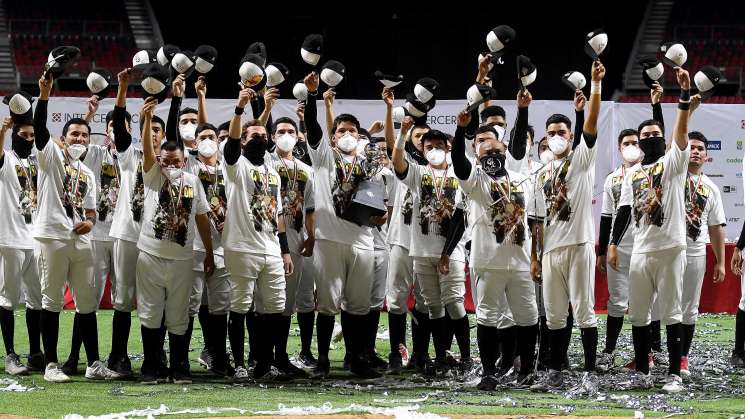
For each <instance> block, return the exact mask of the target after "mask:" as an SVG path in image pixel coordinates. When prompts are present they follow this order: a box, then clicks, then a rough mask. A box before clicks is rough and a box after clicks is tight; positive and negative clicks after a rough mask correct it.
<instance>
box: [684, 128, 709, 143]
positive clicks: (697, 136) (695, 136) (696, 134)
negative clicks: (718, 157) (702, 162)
mask: <svg viewBox="0 0 745 419" xmlns="http://www.w3.org/2000/svg"><path fill="white" fill-rule="evenodd" d="M688 139H689V140H699V141H701V142H702V143H704V146H708V145H709V140H707V139H706V136H705V135H704V134H702V133H701V131H691V132H689V133H688Z"/></svg>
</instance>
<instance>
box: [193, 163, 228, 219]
mask: <svg viewBox="0 0 745 419" xmlns="http://www.w3.org/2000/svg"><path fill="white" fill-rule="evenodd" d="M215 170H216V171H217V174H215V173H210V172H209V171H208V170H205V168H203V167H200V168H199V181H200V182H202V187H203V188H204V192H205V195H206V196H207V202H209V204H210V212H209V217H210V221H212V224H213V225H214V226H215V229H216V230H217V231H218V232H220V233H222V229H223V227H224V226H225V211H226V210H227V205H228V198H227V195H226V193H225V177H224V176H223V173H222V171H220V170H219V169H217V168H215Z"/></svg>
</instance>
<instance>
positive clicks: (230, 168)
mask: <svg viewBox="0 0 745 419" xmlns="http://www.w3.org/2000/svg"><path fill="white" fill-rule="evenodd" d="M252 93H253V92H252V91H251V90H250V89H243V90H242V91H241V93H240V96H239V99H238V104H237V106H236V109H235V115H233V119H232V120H231V122H230V137H229V139H228V140H227V143H226V144H225V147H224V159H225V163H226V167H225V173H226V175H227V178H228V180H229V182H228V189H227V197H228V200H227V202H228V210H227V218H226V220H225V229H224V231H223V246H224V248H225V266H226V267H227V268H228V271H229V272H230V276H231V288H230V298H231V302H230V319H229V326H228V333H229V338H230V345H231V348H232V350H233V358H234V360H235V374H234V378H235V380H236V381H243V380H245V379H246V378H247V371H246V370H245V367H244V365H243V363H244V359H243V345H244V328H243V324H244V320H245V317H246V313H248V311H249V309H250V308H251V305H252V304H253V303H254V302H255V305H256V314H257V316H256V333H257V340H256V345H257V351H258V354H257V357H256V358H257V359H256V367H255V368H254V371H253V375H254V377H255V378H257V379H272V378H275V377H276V376H277V375H278V374H279V373H278V371H276V369H275V368H274V367H273V366H272V362H273V349H274V348H275V347H276V346H277V345H276V342H277V339H279V337H278V336H277V335H279V334H278V333H273V332H274V331H276V330H281V329H282V323H283V320H282V313H283V312H284V311H285V275H290V274H292V273H293V264H292V258H291V257H290V249H289V244H288V242H287V233H286V232H285V222H284V218H283V217H281V215H282V211H283V206H282V200H281V196H280V189H281V183H280V178H279V175H278V174H277V172H276V171H275V170H274V169H273V168H272V167H271V165H270V164H269V162H267V161H266V159H265V154H266V149H267V133H266V128H265V127H264V126H263V124H261V123H260V122H258V121H255V120H254V121H251V122H249V123H247V124H246V125H245V126H244V127H241V115H242V114H243V108H244V107H245V106H246V105H247V104H248V100H249V99H250V97H251V95H252ZM244 137H245V138H246V140H247V142H246V143H245V145H244V146H243V147H241V138H244ZM254 295H255V297H256V298H255V301H254Z"/></svg>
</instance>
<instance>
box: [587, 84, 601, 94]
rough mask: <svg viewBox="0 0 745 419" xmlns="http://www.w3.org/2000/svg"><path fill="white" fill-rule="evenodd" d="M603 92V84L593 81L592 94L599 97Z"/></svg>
mask: <svg viewBox="0 0 745 419" xmlns="http://www.w3.org/2000/svg"><path fill="white" fill-rule="evenodd" d="M601 90H602V82H600V81H593V82H592V86H591V87H590V94H591V95H599V94H600V91H601Z"/></svg>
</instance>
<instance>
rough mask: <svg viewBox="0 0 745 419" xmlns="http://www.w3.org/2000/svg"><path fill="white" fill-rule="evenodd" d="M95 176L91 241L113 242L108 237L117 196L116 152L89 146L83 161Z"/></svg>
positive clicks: (117, 169)
mask: <svg viewBox="0 0 745 419" xmlns="http://www.w3.org/2000/svg"><path fill="white" fill-rule="evenodd" d="M83 162H84V163H85V165H86V166H88V167H89V168H90V169H91V170H92V171H93V173H94V174H95V175H96V182H97V183H98V184H97V187H96V191H97V192H98V194H97V195H96V225H95V226H94V227H93V232H92V235H93V237H92V238H93V240H97V241H113V240H114V238H113V237H111V236H110V235H109V233H110V231H111V223H112V221H113V220H114V209H115V208H116V203H117V200H118V196H119V186H120V185H119V184H120V180H119V176H120V173H119V172H120V170H119V167H118V166H119V164H118V161H117V155H116V150H111V149H109V147H106V146H102V145H89V146H88V151H87V152H86V153H85V159H84V160H83Z"/></svg>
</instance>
